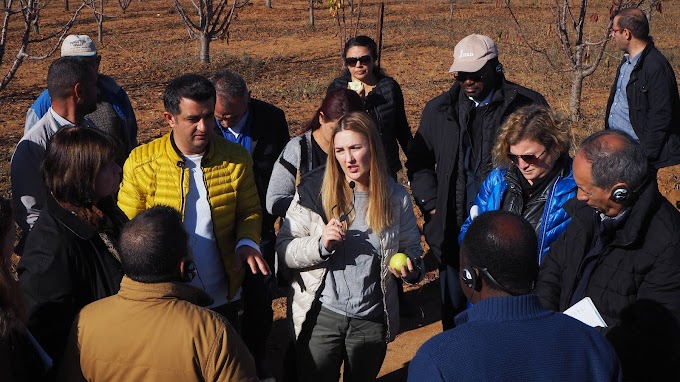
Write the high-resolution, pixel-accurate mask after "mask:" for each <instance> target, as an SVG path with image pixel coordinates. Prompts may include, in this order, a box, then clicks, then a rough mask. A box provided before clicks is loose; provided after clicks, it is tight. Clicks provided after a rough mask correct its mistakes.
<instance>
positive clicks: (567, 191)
mask: <svg viewBox="0 0 680 382" xmlns="http://www.w3.org/2000/svg"><path fill="white" fill-rule="evenodd" d="M507 172H508V170H507V169H504V168H495V169H493V170H492V171H491V172H490V173H489V175H488V176H487V178H486V179H485V180H484V183H483V184H482V187H481V188H480V190H479V194H477V197H476V198H475V204H474V205H476V206H477V207H478V208H479V213H480V214H481V213H484V212H486V211H494V210H498V209H500V208H501V203H502V201H503V195H504V194H505V191H506V189H507V187H508V184H507V181H506V179H505V174H506V173H507ZM548 187H550V190H549V192H548V197H547V199H546V201H545V206H544V208H543V216H542V218H541V222H542V223H541V228H540V231H539V234H538V263H539V264H540V263H541V261H542V260H543V257H544V256H545V254H546V253H548V250H549V249H550V244H552V242H553V241H555V239H557V238H558V237H559V236H560V234H561V233H562V232H563V231H564V230H565V229H566V228H567V224H569V221H570V220H571V218H570V217H569V215H568V214H567V213H566V211H564V209H563V208H562V206H563V205H564V203H566V202H567V200H569V199H571V198H573V197H575V196H576V183H575V182H574V172H573V170H572V169H571V159H569V174H567V175H566V176H562V174H560V175H558V176H557V180H556V181H554V182H553V183H552V184H551V185H549V186H548ZM471 222H472V219H471V218H470V217H468V218H467V219H466V220H465V223H464V224H463V226H462V227H461V229H460V234H459V235H458V243H461V242H462V241H463V237H464V236H465V232H467V230H468V228H469V227H470V223H471Z"/></svg>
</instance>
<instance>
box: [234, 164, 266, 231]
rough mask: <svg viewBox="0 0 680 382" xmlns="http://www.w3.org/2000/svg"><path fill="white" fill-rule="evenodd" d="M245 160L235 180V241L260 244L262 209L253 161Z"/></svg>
mask: <svg viewBox="0 0 680 382" xmlns="http://www.w3.org/2000/svg"><path fill="white" fill-rule="evenodd" d="M246 157H247V160H246V161H245V165H244V166H243V171H242V172H240V174H239V177H238V180H236V182H237V183H236V186H235V189H236V190H237V193H236V198H237V199H236V240H237V241H239V240H241V239H250V240H252V241H254V242H255V243H257V244H258V245H259V244H260V239H261V234H262V207H261V206H260V198H259V197H258V195H257V186H256V185H255V175H254V173H253V159H252V158H251V157H250V155H247V156H246Z"/></svg>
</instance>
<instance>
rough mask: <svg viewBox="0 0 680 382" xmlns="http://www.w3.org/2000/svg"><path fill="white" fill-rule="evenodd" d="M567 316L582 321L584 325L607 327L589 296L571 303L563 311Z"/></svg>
mask: <svg viewBox="0 0 680 382" xmlns="http://www.w3.org/2000/svg"><path fill="white" fill-rule="evenodd" d="M564 314H566V315H567V316H571V317H574V318H575V319H577V320H579V321H581V322H583V323H584V324H586V325H589V326H592V327H593V328H594V327H596V326H601V327H603V328H606V327H607V324H606V323H605V322H604V320H603V319H602V316H601V315H600V312H598V311H597V308H596V307H595V304H593V300H591V299H590V297H584V298H583V300H581V301H579V302H577V303H576V304H574V305H572V306H571V307H570V308H569V309H567V310H565V311H564Z"/></svg>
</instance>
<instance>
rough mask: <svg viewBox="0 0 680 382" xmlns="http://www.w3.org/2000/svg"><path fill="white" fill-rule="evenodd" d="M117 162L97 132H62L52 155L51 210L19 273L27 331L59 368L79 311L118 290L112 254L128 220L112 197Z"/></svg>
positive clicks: (48, 159) (46, 168)
mask: <svg viewBox="0 0 680 382" xmlns="http://www.w3.org/2000/svg"><path fill="white" fill-rule="evenodd" d="M115 159H116V146H115V143H114V142H113V140H112V139H111V138H110V137H109V136H108V135H106V134H105V133H103V132H101V131H99V130H96V129H87V128H80V127H66V128H63V129H61V130H59V132H57V133H56V134H55V135H54V137H53V138H52V140H51V141H50V143H49V144H48V147H47V153H46V155H45V159H44V161H43V179H44V181H45V184H46V186H47V189H48V190H49V192H50V195H48V198H47V203H46V205H47V208H45V209H44V210H43V211H42V212H41V214H40V217H39V218H38V220H37V221H36V223H35V225H34V226H33V229H32V230H31V232H30V233H29V235H28V238H27V241H26V247H25V249H24V253H23V256H22V258H21V260H20V261H19V267H18V270H17V271H18V273H19V283H20V285H21V289H22V290H23V293H24V301H25V303H26V310H27V314H28V328H29V330H30V331H31V333H33V335H34V336H35V337H36V339H37V340H38V342H39V343H40V344H41V345H42V347H43V348H44V349H45V351H46V352H47V353H48V354H49V355H50V356H51V357H52V359H53V360H54V361H55V363H58V361H59V359H60V358H61V355H62V352H63V348H64V345H65V344H66V338H67V336H68V333H69V330H70V328H71V323H72V321H73V319H74V318H75V316H76V314H77V313H78V312H79V311H80V309H81V308H83V307H84V306H85V305H87V304H89V303H91V302H93V301H96V300H99V299H101V298H104V297H108V296H111V295H113V294H116V293H117V292H118V289H120V281H121V279H122V277H123V270H122V267H121V264H120V260H119V256H118V252H117V251H116V249H115V247H116V243H117V241H118V238H119V234H120V229H121V228H122V226H123V224H125V222H126V221H127V218H126V217H125V214H124V213H123V212H122V211H121V210H119V209H118V207H117V206H116V203H115V201H114V200H113V197H112V195H114V194H115V193H116V192H117V191H118V185H119V184H120V179H121V178H120V177H121V168H120V166H118V165H117V164H116V162H115Z"/></svg>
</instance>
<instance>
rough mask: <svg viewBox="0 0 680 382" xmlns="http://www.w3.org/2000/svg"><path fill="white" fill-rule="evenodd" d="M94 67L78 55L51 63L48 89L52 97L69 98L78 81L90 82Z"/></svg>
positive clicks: (48, 72) (82, 82) (48, 73)
mask: <svg viewBox="0 0 680 382" xmlns="http://www.w3.org/2000/svg"><path fill="white" fill-rule="evenodd" d="M93 72H94V68H93V67H92V65H89V64H88V63H87V62H85V61H84V60H81V59H79V58H77V57H68V56H67V57H61V58H58V59H56V60H55V61H54V62H52V64H51V65H50V68H49V70H48V71H47V91H48V92H49V94H50V97H51V98H52V99H59V100H63V99H67V98H68V97H69V96H70V95H71V91H72V90H73V87H74V86H76V84H77V83H81V84H88V85H89V83H88V81H91V80H92V78H95V81H96V76H92V73H93Z"/></svg>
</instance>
